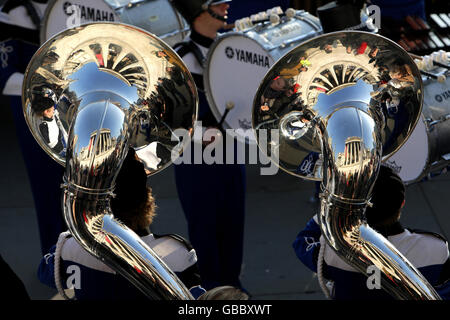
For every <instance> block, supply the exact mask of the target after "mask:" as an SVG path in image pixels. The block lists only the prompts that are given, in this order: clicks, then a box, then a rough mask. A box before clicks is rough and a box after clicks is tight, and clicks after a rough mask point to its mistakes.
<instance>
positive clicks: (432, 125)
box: [425, 114, 450, 131]
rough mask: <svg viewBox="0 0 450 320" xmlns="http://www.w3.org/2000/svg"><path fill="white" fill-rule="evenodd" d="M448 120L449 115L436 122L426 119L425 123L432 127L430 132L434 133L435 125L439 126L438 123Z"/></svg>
mask: <svg viewBox="0 0 450 320" xmlns="http://www.w3.org/2000/svg"><path fill="white" fill-rule="evenodd" d="M448 119H450V114H448V115H446V116H443V117H440V118H439V119H436V120H433V119H430V118H426V119H425V121H426V122H427V123H428V125H429V126H430V129H429V130H430V131H432V130H433V128H434V126H435V125H437V124H438V123H441V122H444V121H447V120H448Z"/></svg>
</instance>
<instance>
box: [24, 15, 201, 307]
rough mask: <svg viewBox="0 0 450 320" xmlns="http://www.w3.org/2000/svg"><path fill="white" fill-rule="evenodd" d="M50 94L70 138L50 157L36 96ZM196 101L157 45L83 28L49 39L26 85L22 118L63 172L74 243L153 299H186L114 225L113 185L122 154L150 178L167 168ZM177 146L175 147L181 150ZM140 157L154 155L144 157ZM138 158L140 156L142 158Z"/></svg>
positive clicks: (104, 28)
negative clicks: (131, 156)
mask: <svg viewBox="0 0 450 320" xmlns="http://www.w3.org/2000/svg"><path fill="white" fill-rule="evenodd" d="M48 90H50V91H51V92H53V93H54V94H55V96H56V104H55V105H56V109H57V110H58V113H59V116H60V120H61V123H62V126H63V127H64V129H65V130H66V131H67V132H68V140H67V141H64V144H65V148H64V150H63V151H61V152H55V150H53V149H52V148H51V147H50V146H49V145H48V144H47V142H46V141H45V139H44V138H43V136H42V133H41V132H40V129H39V124H40V122H41V121H42V117H41V115H40V112H38V111H39V110H40V108H39V105H36V104H35V103H34V101H36V96H38V95H43V92H44V93H45V92H49V91H48ZM197 102H198V96H197V91H196V88H195V85H194V81H193V78H192V76H191V74H190V73H189V71H188V69H187V68H186V66H185V65H184V64H183V62H182V60H181V59H180V58H179V57H178V55H177V54H176V53H175V52H174V51H173V50H172V49H171V48H170V47H169V46H168V45H166V44H165V43H164V42H163V41H161V40H160V39H158V38H157V37H155V36H153V35H151V34H149V33H148V32H146V31H144V30H141V29H138V28H136V27H132V26H128V25H121V24H114V23H96V24H86V25H83V26H81V27H78V28H74V29H70V30H66V31H64V32H62V33H60V34H58V35H57V36H55V37H53V38H52V39H50V40H48V41H47V42H46V43H45V44H44V45H43V46H42V47H41V48H40V49H39V50H38V51H37V53H36V54H35V55H34V57H33V58H32V60H31V62H30V64H29V65H28V68H27V70H26V73H25V77H24V86H23V94H22V103H23V109H24V114H25V118H26V120H27V123H28V125H29V127H30V130H31V132H32V133H33V135H34V137H35V138H36V140H37V141H38V143H39V144H40V145H41V147H42V148H43V149H44V150H45V151H46V152H47V153H48V154H49V155H50V156H51V157H52V158H53V159H55V160H56V161H57V162H58V163H60V164H61V165H65V166H66V173H65V177H64V181H65V184H64V189H65V192H64V197H63V208H64V215H65V219H66V223H67V225H68V227H69V230H70V232H71V233H72V235H73V236H74V237H75V239H77V241H78V242H79V243H80V244H81V245H82V246H83V247H84V248H85V249H86V250H88V251H89V252H90V253H91V254H93V255H94V256H96V257H98V258H99V259H101V260H102V261H104V262H105V263H106V264H107V265H108V266H110V267H111V268H113V269H114V270H116V271H117V272H119V273H120V274H122V275H123V276H124V277H126V278H127V279H129V280H130V281H131V282H132V283H133V284H135V285H136V286H137V287H138V288H139V289H140V290H141V291H143V292H144V293H145V294H146V295H147V296H148V297H149V298H153V299H190V298H192V297H191V295H190V293H189V291H188V290H187V288H186V287H185V286H184V285H183V283H182V282H181V281H180V280H179V279H178V277H177V276H176V275H175V274H174V273H173V272H172V271H171V270H170V269H169V268H168V267H167V266H166V265H165V263H164V262H163V261H162V260H161V259H160V258H159V257H158V256H157V255H156V254H155V253H154V252H153V251H152V250H151V249H150V248H149V247H148V246H147V245H145V243H143V242H142V241H141V240H140V238H139V237H138V236H137V235H136V234H135V233H134V232H133V231H131V230H130V229H129V228H127V227H126V226H125V225H123V224H122V223H121V222H119V221H117V220H115V219H114V217H113V216H112V213H111V209H110V206H109V199H110V197H111V196H112V194H113V190H114V181H115V178H116V176H117V174H118V172H119V170H120V167H121V166H122V163H123V160H124V159H125V157H126V154H127V151H128V148H129V147H133V148H135V149H136V150H137V152H138V154H139V151H142V150H146V152H143V153H141V154H144V155H148V159H145V158H144V159H142V160H143V161H144V162H146V163H147V164H148V163H150V165H147V169H148V170H149V171H150V172H151V173H152V174H154V173H156V172H159V171H160V170H163V169H164V168H166V167H167V166H168V165H170V163H171V160H172V158H171V156H172V154H173V153H174V155H179V154H180V152H181V151H182V147H184V145H185V144H186V141H184V142H182V143H180V139H179V138H178V137H177V136H176V135H175V133H174V131H175V130H176V129H184V130H186V132H190V133H191V134H192V131H193V124H194V121H195V120H196V117H197ZM180 146H181V148H180ZM147 149H150V150H153V151H154V152H153V153H152V152H151V151H148V150H147ZM141 154H140V155H141Z"/></svg>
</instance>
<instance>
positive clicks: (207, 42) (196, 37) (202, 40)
mask: <svg viewBox="0 0 450 320" xmlns="http://www.w3.org/2000/svg"><path fill="white" fill-rule="evenodd" d="M191 39H192V40H193V41H195V42H197V43H198V44H199V45H201V46H203V47H205V48H209V47H210V46H211V44H212V43H213V42H214V40H213V39H211V38H208V37H205V36H203V35H201V34H200V33H198V32H197V31H195V30H194V29H192V30H191Z"/></svg>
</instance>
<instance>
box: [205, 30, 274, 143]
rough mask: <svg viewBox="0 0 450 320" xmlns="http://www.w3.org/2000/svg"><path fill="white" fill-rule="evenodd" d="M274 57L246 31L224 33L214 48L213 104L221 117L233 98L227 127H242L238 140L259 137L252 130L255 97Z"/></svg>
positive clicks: (209, 75) (209, 87)
mask: <svg viewBox="0 0 450 320" xmlns="http://www.w3.org/2000/svg"><path fill="white" fill-rule="evenodd" d="M274 62H275V61H274V59H273V58H272V57H271V56H270V55H269V54H268V53H267V52H266V51H265V50H264V48H263V47H262V46H261V45H260V44H259V43H258V42H256V41H255V40H253V39H251V38H249V37H246V36H245V35H243V34H239V33H231V34H227V35H226V36H222V37H221V38H220V39H218V40H217V42H216V43H215V44H214V45H213V47H212V48H211V51H210V52H209V57H208V65H207V67H206V72H205V90H206V91H207V92H206V95H207V98H208V101H209V104H210V106H211V109H212V111H213V113H214V116H215V117H216V118H217V119H220V118H221V117H222V115H223V114H224V112H225V109H226V105H227V103H229V102H232V103H234V108H233V109H232V110H231V111H230V112H229V113H228V115H227V117H226V119H225V121H224V123H223V126H224V128H225V129H229V128H232V129H240V130H239V131H238V133H239V132H240V133H241V134H239V135H238V136H237V138H238V140H240V141H244V140H245V137H249V142H250V143H255V142H256V138H255V136H254V133H253V130H252V106H253V98H254V96H255V93H256V91H257V89H258V86H259V84H260V82H261V80H262V79H263V78H264V75H265V74H266V73H267V71H269V68H270V67H271V66H272V65H273V64H274Z"/></svg>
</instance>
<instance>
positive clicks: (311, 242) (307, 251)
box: [292, 219, 321, 272]
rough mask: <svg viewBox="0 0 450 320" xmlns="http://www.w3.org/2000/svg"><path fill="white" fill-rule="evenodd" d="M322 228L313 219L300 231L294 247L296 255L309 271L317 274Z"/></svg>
mask: <svg viewBox="0 0 450 320" xmlns="http://www.w3.org/2000/svg"><path fill="white" fill-rule="evenodd" d="M320 235H321V232H320V227H319V225H318V224H317V223H316V222H315V221H314V219H311V220H309V221H308V223H307V224H306V227H305V229H303V230H302V231H300V233H299V234H298V235H297V238H296V239H295V241H294V243H293V244H292V246H293V247H294V250H295V254H296V255H297V257H298V258H299V259H300V261H301V262H303V264H304V265H305V266H307V267H308V268H309V269H311V270H312V271H314V272H317V257H318V255H319V250H320Z"/></svg>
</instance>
